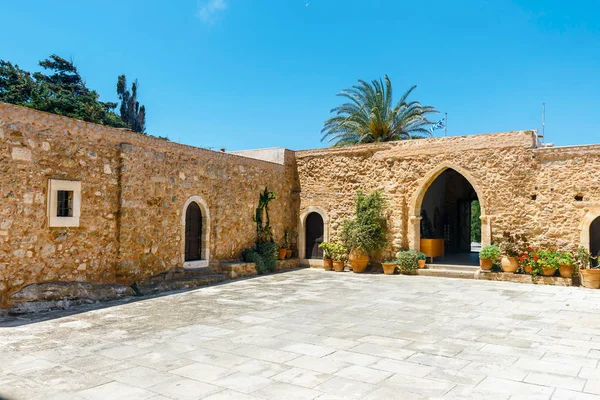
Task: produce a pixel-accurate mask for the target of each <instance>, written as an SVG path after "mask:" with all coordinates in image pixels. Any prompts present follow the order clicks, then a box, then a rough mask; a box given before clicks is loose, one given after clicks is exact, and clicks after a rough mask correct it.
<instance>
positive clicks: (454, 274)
mask: <svg viewBox="0 0 600 400" xmlns="http://www.w3.org/2000/svg"><path fill="white" fill-rule="evenodd" d="M478 273H479V272H478V269H475V270H469V271H463V270H457V269H419V270H417V275H421V276H437V277H441V278H458V279H476V276H477V274H478Z"/></svg>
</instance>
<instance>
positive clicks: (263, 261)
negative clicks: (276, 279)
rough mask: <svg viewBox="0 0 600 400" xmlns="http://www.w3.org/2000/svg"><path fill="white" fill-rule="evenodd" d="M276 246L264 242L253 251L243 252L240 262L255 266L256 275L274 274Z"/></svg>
mask: <svg viewBox="0 0 600 400" xmlns="http://www.w3.org/2000/svg"><path fill="white" fill-rule="evenodd" d="M277 250H278V248H277V245H276V244H275V243H271V242H265V243H261V244H259V245H257V246H256V247H255V248H253V249H249V250H244V252H243V253H242V260H244V261H245V262H249V263H254V264H255V265H256V273H257V274H259V275H262V274H264V273H266V272H275V270H276V269H277Z"/></svg>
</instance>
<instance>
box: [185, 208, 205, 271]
mask: <svg viewBox="0 0 600 400" xmlns="http://www.w3.org/2000/svg"><path fill="white" fill-rule="evenodd" d="M201 259H202V211H201V210H200V207H199V206H198V204H197V203H195V202H192V203H190V205H189V206H188V208H187V210H186V211H185V261H198V260H201Z"/></svg>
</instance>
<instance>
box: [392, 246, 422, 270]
mask: <svg viewBox="0 0 600 400" xmlns="http://www.w3.org/2000/svg"><path fill="white" fill-rule="evenodd" d="M397 258H398V267H399V268H400V271H401V272H402V273H403V274H406V273H413V272H414V271H416V270H417V268H418V267H419V262H418V260H419V255H418V253H417V252H416V251H414V250H408V251H401V252H399V253H398V255H397Z"/></svg>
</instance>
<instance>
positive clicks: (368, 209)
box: [341, 191, 388, 254]
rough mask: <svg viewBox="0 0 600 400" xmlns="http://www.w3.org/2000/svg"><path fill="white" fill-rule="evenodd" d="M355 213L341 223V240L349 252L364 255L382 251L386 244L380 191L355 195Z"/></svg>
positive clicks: (383, 204) (359, 192)
mask: <svg viewBox="0 0 600 400" xmlns="http://www.w3.org/2000/svg"><path fill="white" fill-rule="evenodd" d="M355 201H356V211H355V216H354V218H351V219H347V220H345V221H344V222H343V223H342V234H341V239H342V243H343V244H344V246H346V247H347V248H348V249H349V250H360V251H362V252H364V253H367V254H368V253H371V252H373V251H376V250H379V249H383V248H384V247H385V246H387V244H388V239H387V223H386V219H385V216H384V214H383V209H384V208H385V200H384V198H383V197H382V195H381V191H375V192H373V193H371V194H368V195H365V194H364V193H363V192H362V191H358V192H357V193H356V200H355Z"/></svg>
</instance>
